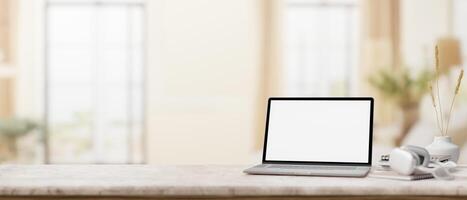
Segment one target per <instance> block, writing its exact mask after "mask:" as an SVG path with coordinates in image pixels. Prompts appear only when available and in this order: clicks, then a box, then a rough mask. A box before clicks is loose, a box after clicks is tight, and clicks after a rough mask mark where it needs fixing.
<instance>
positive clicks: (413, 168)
mask: <svg viewBox="0 0 467 200" xmlns="http://www.w3.org/2000/svg"><path fill="white" fill-rule="evenodd" d="M389 165H390V166H391V169H392V170H394V171H396V172H398V173H400V174H402V175H411V174H414V173H417V172H423V173H431V174H433V176H434V177H435V178H438V179H453V178H454V177H453V176H452V175H451V173H450V172H449V169H451V168H454V167H456V164H455V163H454V162H452V161H449V162H447V163H440V162H432V161H430V153H428V151H427V150H426V149H425V148H422V147H418V146H412V145H408V146H403V147H400V148H396V149H394V150H392V151H391V154H390V155H389Z"/></svg>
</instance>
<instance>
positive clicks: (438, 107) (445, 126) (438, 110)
mask: <svg viewBox="0 0 467 200" xmlns="http://www.w3.org/2000/svg"><path fill="white" fill-rule="evenodd" d="M439 69H440V66H439V51H438V46H436V47H435V70H436V71H435V72H436V80H435V81H434V83H435V84H436V85H435V87H436V91H435V90H434V88H433V86H432V84H430V88H429V89H430V95H431V101H432V104H433V108H434V109H435V114H436V124H437V125H438V129H439V130H440V133H441V135H442V136H445V135H447V134H448V130H449V122H450V121H451V113H452V109H453V107H454V102H455V101H456V97H457V95H458V94H459V90H460V86H461V83H462V78H463V77H464V70H463V69H462V70H461V72H460V73H459V77H458V78H457V84H456V89H455V90H454V96H453V97H452V100H451V106H450V108H449V113H448V115H447V116H446V117H447V122H446V123H445V119H444V115H443V108H442V102H441V97H440V95H439V81H438V79H439V73H440V71H439ZM436 101H438V102H436Z"/></svg>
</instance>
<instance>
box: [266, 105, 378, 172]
mask: <svg viewBox="0 0 467 200" xmlns="http://www.w3.org/2000/svg"><path fill="white" fill-rule="evenodd" d="M370 117H371V102H370V100H271V105H270V113H269V124H268V135H267V145H266V156H265V160H266V161H296V162H346V163H368V161H369V158H368V156H369V145H370Z"/></svg>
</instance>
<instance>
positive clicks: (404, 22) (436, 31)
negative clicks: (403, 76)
mask: <svg viewBox="0 0 467 200" xmlns="http://www.w3.org/2000/svg"><path fill="white" fill-rule="evenodd" d="M450 2H451V0H445V1H439V0H403V1H401V49H402V50H401V51H402V57H403V61H404V62H405V63H406V64H407V65H409V66H410V67H413V68H417V67H422V66H424V65H426V64H433V63H432V62H433V60H434V59H433V52H434V45H435V43H436V40H437V39H438V38H439V37H443V36H447V35H448V34H449V29H450V28H449V25H450V15H451V14H452V13H450V5H451V3H450ZM421 5H423V6H421Z"/></svg>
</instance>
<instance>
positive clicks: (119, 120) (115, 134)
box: [45, 0, 144, 163]
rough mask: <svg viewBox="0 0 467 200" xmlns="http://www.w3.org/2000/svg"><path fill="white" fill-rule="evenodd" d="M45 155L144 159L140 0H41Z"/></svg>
mask: <svg viewBox="0 0 467 200" xmlns="http://www.w3.org/2000/svg"><path fill="white" fill-rule="evenodd" d="M45 33H46V45H45V46H46V97H45V98H46V107H45V108H46V109H45V110H46V111H45V112H46V124H47V130H48V131H47V134H48V135H47V143H46V144H47V149H48V155H46V158H47V160H48V162H50V163H140V162H144V156H143V154H144V150H143V148H144V143H143V139H144V138H143V137H144V135H143V129H144V127H143V125H144V124H143V122H144V113H143V110H144V107H143V106H144V102H143V97H144V92H143V91H144V88H143V86H144V78H143V73H144V62H143V59H144V37H143V36H144V35H143V34H144V4H143V3H142V2H138V1H129V0H128V1H96V2H95V1H52V0H51V1H48V2H47V6H46V32H45Z"/></svg>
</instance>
